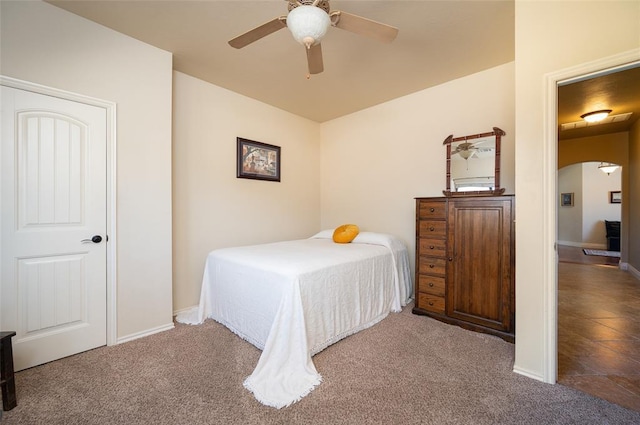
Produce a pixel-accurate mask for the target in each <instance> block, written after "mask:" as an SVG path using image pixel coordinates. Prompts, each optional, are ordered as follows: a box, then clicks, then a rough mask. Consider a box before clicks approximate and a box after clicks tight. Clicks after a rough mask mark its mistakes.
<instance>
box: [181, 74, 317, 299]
mask: <svg viewBox="0 0 640 425" xmlns="http://www.w3.org/2000/svg"><path fill="white" fill-rule="evenodd" d="M173 103H174V106H173V120H174V128H173V193H174V203H173V205H174V219H173V237H174V255H173V260H174V274H173V280H174V285H173V294H174V310H176V311H179V310H182V309H184V308H187V307H190V306H193V305H196V304H197V303H198V300H199V299H200V287H201V284H202V271H203V269H204V263H205V259H206V256H207V254H208V253H209V251H211V250H213V249H216V248H222V247H229V246H239V245H250V244H259V243H265V242H274V241H281V240H287V239H301V238H307V237H310V236H312V235H313V234H315V233H317V232H318V231H319V229H320V160H319V156H320V126H319V124H318V123H315V122H312V121H309V120H307V119H305V118H301V117H298V116H296V115H292V114H290V113H288V112H284V111H282V110H280V109H277V108H274V107H272V106H268V105H266V104H264V103H261V102H258V101H256V100H253V99H250V98H248V97H245V96H242V95H239V94H237V93H234V92H231V91H229V90H225V89H222V88H220V87H217V86H214V85H212V84H209V83H206V82H203V81H201V80H198V79H196V78H193V77H190V76H188V75H185V74H182V73H179V72H175V73H174V98H173ZM236 137H242V138H245V139H250V140H255V141H258V142H263V143H268V144H271V145H276V146H280V148H281V155H282V168H281V182H279V183H278V182H271V181H260V180H249V179H238V178H236Z"/></svg>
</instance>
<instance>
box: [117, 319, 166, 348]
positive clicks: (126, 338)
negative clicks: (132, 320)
mask: <svg viewBox="0 0 640 425" xmlns="http://www.w3.org/2000/svg"><path fill="white" fill-rule="evenodd" d="M173 328H174V325H173V322H171V323H167V324H166V325H161V326H157V327H155V328H151V329H147V330H144V331H141V332H136V333H134V334H130V335H127V336H123V337H121V338H118V340H117V341H116V344H122V343H124V342H129V341H133V340H134V339H138V338H144V337H145V336H149V335H153V334H157V333H159V332H164V331H168V330H171V329H173Z"/></svg>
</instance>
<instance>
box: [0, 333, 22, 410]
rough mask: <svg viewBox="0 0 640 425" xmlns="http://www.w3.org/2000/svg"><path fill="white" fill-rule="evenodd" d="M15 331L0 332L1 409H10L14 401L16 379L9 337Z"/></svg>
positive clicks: (14, 403)
mask: <svg viewBox="0 0 640 425" xmlns="http://www.w3.org/2000/svg"><path fill="white" fill-rule="evenodd" d="M15 334H16V333H15V332H0V386H1V387H2V409H3V410H11V409H13V408H14V407H16V406H17V405H18V402H17V401H16V381H15V377H14V375H13V349H12V347H11V337H12V336H14V335H15Z"/></svg>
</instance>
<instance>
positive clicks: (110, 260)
mask: <svg viewBox="0 0 640 425" xmlns="http://www.w3.org/2000/svg"><path fill="white" fill-rule="evenodd" d="M0 85H3V86H6V87H12V88H15V89H19V90H25V91H29V92H33V93H37V94H42V95H46V96H53V97H57V98H60V99H64V100H69V101H73V102H79V103H84V104H86V105H90V106H95V107H98V108H102V109H104V110H105V115H106V121H107V122H106V129H107V135H106V136H107V140H106V142H107V152H106V160H107V164H106V170H107V200H106V201H107V211H106V214H107V229H106V230H107V236H108V243H107V247H106V251H107V258H106V261H107V267H106V270H107V276H106V277H107V279H106V285H107V288H106V290H107V292H106V295H107V329H106V334H107V335H106V336H107V345H115V344H116V343H117V339H118V330H117V323H118V321H117V317H118V315H117V313H118V309H117V291H116V288H117V274H116V271H117V268H116V246H117V239H116V236H117V234H116V104H115V102H109V101H106V100H102V99H96V98H93V97H89V96H84V95H81V94H77V93H73V92H69V91H66V90H60V89H56V88H52V87H47V86H43V85H40V84H36V83H31V82H28V81H23V80H19V79H16V78H12V77H6V76H4V75H0Z"/></svg>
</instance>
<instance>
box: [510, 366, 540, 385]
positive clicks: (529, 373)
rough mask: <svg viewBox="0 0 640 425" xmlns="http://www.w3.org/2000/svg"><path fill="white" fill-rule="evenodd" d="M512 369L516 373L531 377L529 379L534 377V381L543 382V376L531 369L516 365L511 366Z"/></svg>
mask: <svg viewBox="0 0 640 425" xmlns="http://www.w3.org/2000/svg"><path fill="white" fill-rule="evenodd" d="M513 371H514V372H515V373H517V374H518V375H522V376H526V377H527V378H531V379H535V380H536V381H541V382H544V377H542V376H540V375H539V374H537V373H534V372H532V371H529V370H525V369H522V368H520V367H518V366H514V367H513Z"/></svg>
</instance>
